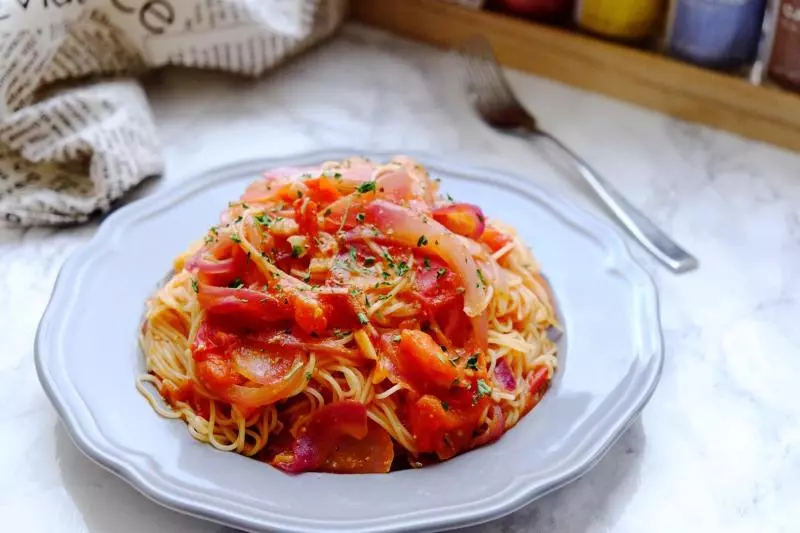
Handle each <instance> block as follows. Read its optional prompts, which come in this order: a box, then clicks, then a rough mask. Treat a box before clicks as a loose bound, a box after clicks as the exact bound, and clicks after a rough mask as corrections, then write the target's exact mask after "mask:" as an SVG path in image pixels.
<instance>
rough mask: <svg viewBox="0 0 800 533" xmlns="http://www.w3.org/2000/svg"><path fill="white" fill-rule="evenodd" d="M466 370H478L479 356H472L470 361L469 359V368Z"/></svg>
mask: <svg viewBox="0 0 800 533" xmlns="http://www.w3.org/2000/svg"><path fill="white" fill-rule="evenodd" d="M466 368H468V369H470V370H478V354H477V353H476V354H472V355H471V356H470V358H469V359H467V366H466Z"/></svg>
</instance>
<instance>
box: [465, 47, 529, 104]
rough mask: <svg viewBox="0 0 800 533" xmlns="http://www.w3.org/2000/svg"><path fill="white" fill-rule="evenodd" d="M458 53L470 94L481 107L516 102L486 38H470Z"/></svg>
mask: <svg viewBox="0 0 800 533" xmlns="http://www.w3.org/2000/svg"><path fill="white" fill-rule="evenodd" d="M456 51H457V53H458V54H459V55H460V56H461V59H462V61H463V64H464V66H465V67H466V71H467V76H468V86H469V89H470V92H471V93H472V94H473V95H474V96H475V97H476V98H477V100H478V104H479V105H483V106H488V107H495V106H497V105H498V104H502V103H504V102H505V103H514V102H516V97H515V96H514V93H513V92H512V90H511V87H510V85H509V83H508V81H507V80H506V77H505V75H504V74H503V71H502V69H501V67H500V64H499V63H498V62H497V59H496V57H495V55H494V53H493V52H492V49H491V46H490V45H489V42H488V41H487V40H486V39H485V38H484V37H482V36H478V35H476V36H473V37H470V38H469V39H467V40H465V41H464V42H462V43H461V44H459V45H458V46H457V47H456Z"/></svg>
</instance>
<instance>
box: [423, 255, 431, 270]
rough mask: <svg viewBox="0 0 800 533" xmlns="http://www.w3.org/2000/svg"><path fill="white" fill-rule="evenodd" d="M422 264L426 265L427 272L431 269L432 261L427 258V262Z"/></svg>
mask: <svg viewBox="0 0 800 533" xmlns="http://www.w3.org/2000/svg"><path fill="white" fill-rule="evenodd" d="M422 264H423V265H425V270H428V269H429V268H431V260H430V259H428V258H427V257H426V258H425V260H424V261H423V262H422Z"/></svg>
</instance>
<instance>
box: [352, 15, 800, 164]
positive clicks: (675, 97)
mask: <svg viewBox="0 0 800 533" xmlns="http://www.w3.org/2000/svg"><path fill="white" fill-rule="evenodd" d="M351 10H352V15H353V18H354V19H355V20H358V21H360V22H362V23H365V24H369V25H372V26H377V27H379V28H383V29H385V30H388V31H390V32H392V33H395V34H399V35H402V36H405V37H408V38H411V39H415V40H419V41H424V42H427V43H430V44H434V45H437V46H442V47H450V46H451V45H453V44H456V43H458V42H459V41H461V40H463V39H465V38H467V37H469V36H471V35H474V34H476V33H480V34H483V35H484V36H485V37H486V38H487V39H488V40H489V41H490V42H491V44H492V46H493V47H494V50H495V53H496V54H497V57H498V59H499V60H500V62H501V63H503V64H504V65H506V66H509V67H512V68H515V69H519V70H523V71H526V72H530V73H533V74H537V75H540V76H544V77H547V78H551V79H554V80H557V81H560V82H564V83H567V84H569V85H573V86H575V87H580V88H582V89H587V90H590V91H594V92H597V93H601V94H605V95H608V96H611V97H613V98H617V99H620V100H625V101H628V102H631V103H633V104H637V105H641V106H644V107H648V108H650V109H654V110H657V111H661V112H663V113H666V114H668V115H671V116H674V117H678V118H681V119H684V120H687V121H690V122H696V123H700V124H705V125H708V126H712V127H715V128H719V129H723V130H727V131H730V132H733V133H736V134H739V135H741V136H743V137H747V138H750V139H756V140H760V141H764V142H768V143H771V144H775V145H778V146H782V147H785V148H789V149H791V150H800V95H797V94H793V93H791V92H787V91H783V90H781V89H778V88H775V87H771V86H757V85H753V84H751V83H750V82H749V81H747V80H746V79H743V78H739V77H736V76H732V75H729V74H725V73H720V72H715V71H710V70H705V69H702V68H699V67H695V66H693V65H689V64H686V63H682V62H679V61H677V60H674V59H672V58H669V57H666V56H663V55H659V54H657V53H654V52H649V51H643V50H637V49H634V48H631V47H628V46H625V45H621V44H616V43H612V42H607V41H601V40H598V39H596V38H592V37H589V36H584V35H581V34H578V33H574V32H571V31H568V30H565V29H561V28H557V27H551V26H546V25H541V24H537V23H534V22H529V21H526V20H521V19H515V18H511V17H508V16H505V15H501V14H497V13H492V12H487V11H473V10H470V9H465V8H463V7H460V6H457V5H453V4H448V3H446V2H442V1H441V0H352V3H351Z"/></svg>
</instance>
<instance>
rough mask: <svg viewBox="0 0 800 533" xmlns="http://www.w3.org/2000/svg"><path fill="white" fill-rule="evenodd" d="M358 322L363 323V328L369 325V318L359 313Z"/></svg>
mask: <svg viewBox="0 0 800 533" xmlns="http://www.w3.org/2000/svg"><path fill="white" fill-rule="evenodd" d="M358 321H359V322H361V325H362V326H366V325H367V324H369V318H367V315H365V314H364V313H358Z"/></svg>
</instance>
